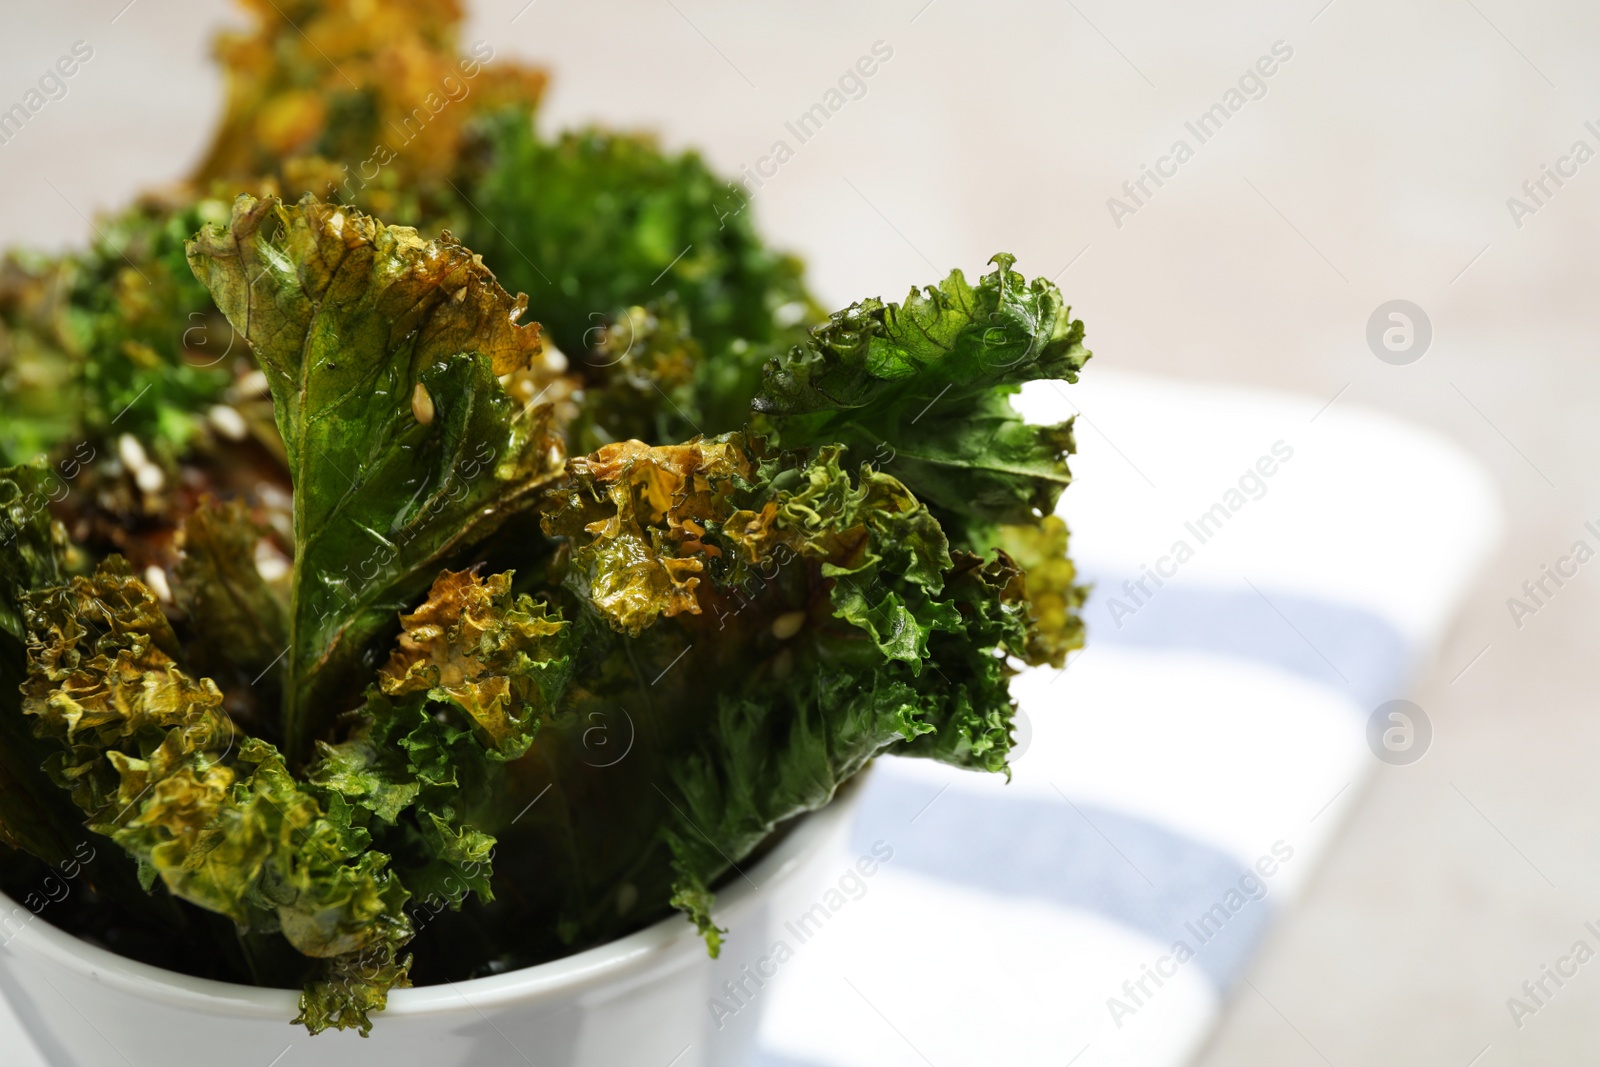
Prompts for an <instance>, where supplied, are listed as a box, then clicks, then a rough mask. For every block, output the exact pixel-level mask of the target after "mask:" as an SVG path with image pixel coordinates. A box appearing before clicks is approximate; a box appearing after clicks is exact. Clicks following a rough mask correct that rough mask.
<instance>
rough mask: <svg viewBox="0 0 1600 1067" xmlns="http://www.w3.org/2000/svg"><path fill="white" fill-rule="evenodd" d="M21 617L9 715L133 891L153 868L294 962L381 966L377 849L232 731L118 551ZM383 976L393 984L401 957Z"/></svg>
mask: <svg viewBox="0 0 1600 1067" xmlns="http://www.w3.org/2000/svg"><path fill="white" fill-rule="evenodd" d="M26 613H27V624H28V678H27V681H26V683H25V685H24V689H23V711H24V712H25V713H27V714H28V715H30V716H32V717H33V718H34V720H35V722H36V730H37V732H38V734H39V735H40V736H42V737H45V738H48V739H50V740H52V741H54V742H56V743H57V745H58V746H59V751H58V752H57V754H56V755H55V756H53V757H52V758H51V760H50V761H49V763H48V764H47V769H48V771H49V772H50V774H51V775H52V777H53V778H55V779H56V781H57V783H58V784H59V785H61V786H62V787H64V788H66V789H69V790H70V791H71V794H72V798H73V800H74V801H75V802H76V804H77V805H78V807H79V808H80V809H81V810H82V811H83V813H84V815H85V816H86V822H87V824H88V826H89V828H90V829H92V830H94V831H95V832H97V833H101V834H105V835H106V836H109V837H110V838H112V839H113V840H114V841H116V842H117V843H118V844H119V845H121V846H122V847H123V848H124V849H125V850H127V851H128V853H129V854H131V855H132V856H133V857H134V858H135V859H136V860H137V861H138V863H139V866H140V876H141V879H142V880H143V881H144V882H145V883H146V885H147V886H148V885H149V884H152V883H153V882H154V881H155V880H156V879H158V878H159V879H160V880H161V882H162V883H163V884H164V885H165V886H166V888H167V889H168V890H169V891H170V892H171V893H173V894H174V895H175V896H178V897H180V898H182V899H185V900H188V901H190V902H192V903H194V904H197V905H199V906H200V907H202V908H205V909H207V910H210V911H215V912H218V913H220V914H223V915H226V916H228V917H229V918H231V919H233V920H234V922H235V923H237V924H238V925H239V927H240V928H241V929H247V930H254V931H260V932H271V931H274V930H276V931H279V932H281V933H282V934H283V936H284V938H285V939H286V940H287V941H288V942H289V943H290V944H291V945H292V946H293V947H294V948H295V949H296V950H297V951H298V952H300V953H302V954H304V955H306V956H310V957H314V958H317V959H322V960H337V959H338V958H340V957H346V956H350V955H352V954H359V955H360V956H361V957H362V958H363V959H371V958H372V957H373V955H374V954H377V955H378V956H381V957H382V958H384V959H386V960H388V961H390V963H391V964H393V962H394V960H395V959H396V955H395V953H396V952H397V950H398V949H399V948H400V946H402V945H404V944H405V942H406V941H407V940H409V939H410V937H411V924H410V921H409V920H408V919H407V918H406V916H405V913H404V905H405V903H406V900H407V899H408V897H409V894H408V893H407V891H406V889H405V887H404V886H402V885H401V883H400V881H399V879H398V878H396V877H395V876H394V874H393V873H392V872H391V871H390V870H389V869H388V867H389V857H388V856H387V855H385V854H384V853H382V852H380V851H377V850H375V849H373V848H372V847H371V837H370V835H369V834H368V833H367V831H366V830H365V829H364V828H363V827H362V826H361V825H359V824H358V823H357V822H354V821H352V819H351V817H350V815H351V809H350V807H349V805H348V804H346V803H344V802H343V798H341V797H337V796H334V797H332V798H331V800H330V801H329V802H328V803H326V804H324V803H323V801H322V799H321V798H320V797H319V796H318V795H317V794H315V793H313V792H312V791H310V790H308V789H307V788H306V787H304V786H302V785H301V784H300V783H299V782H297V781H296V780H295V778H294V777H293V776H292V775H291V774H290V773H289V770H288V768H287V766H286V765H285V763H284V760H283V757H282V756H281V755H280V754H279V753H278V751H277V749H275V748H274V747H273V746H271V745H269V744H267V743H266V742H264V741H261V740H259V739H256V738H250V737H246V736H244V735H243V734H241V733H240V732H239V731H238V730H237V728H236V727H235V725H234V723H233V722H232V720H231V718H230V717H229V716H228V714H227V712H226V711H225V710H224V708H223V698H222V694H221V692H220V691H219V690H218V689H217V686H216V684H215V683H214V682H212V681H211V680H210V679H208V678H198V679H197V678H193V677H191V676H190V675H188V674H187V673H185V672H184V671H183V669H182V668H181V667H180V666H179V664H178V662H177V655H178V648H177V638H176V635H175V634H174V633H173V631H172V629H171V626H170V625H169V624H168V622H167V620H166V617H165V616H164V615H163V614H162V611H161V607H160V604H159V603H158V602H157V600H156V598H155V596H154V594H152V593H151V592H150V590H149V589H148V588H147V587H146V586H145V585H144V583H143V582H141V581H140V580H139V579H137V578H135V577H134V576H133V575H132V574H131V573H129V570H128V567H127V565H126V564H125V563H124V562H123V561H121V560H120V559H119V558H118V557H112V558H111V559H110V560H108V561H107V562H106V563H105V564H104V565H102V566H101V568H100V569H99V570H98V571H97V572H96V573H95V574H94V575H92V576H78V577H74V578H73V579H72V580H71V581H70V582H68V583H67V584H66V585H64V586H58V587H54V588H50V589H44V590H39V591H35V592H33V593H31V594H29V595H28V597H27V600H26ZM343 966H344V965H342V964H337V963H336V964H333V965H332V969H333V971H339V972H341V973H342V968H343ZM385 979H386V980H391V981H393V982H403V981H404V979H405V968H404V966H403V965H397V966H393V967H391V968H390V969H389V970H388V971H387V972H385ZM319 981H321V979H314V980H313V983H312V985H311V987H308V992H307V994H306V997H307V998H309V999H312V1000H315V999H316V998H317V996H318V994H317V993H316V992H315V991H314V990H315V988H316V984H317V982H319ZM385 989H387V987H386V986H385V987H383V988H382V989H379V988H377V987H376V986H374V987H371V988H369V989H368V993H369V994H370V998H373V999H375V1001H376V1002H378V1003H381V1000H382V993H383V992H384V990H385ZM361 1024H362V1025H363V1026H365V1025H370V1024H368V1023H366V1022H365V1020H364V1018H363V1019H362V1020H361Z"/></svg>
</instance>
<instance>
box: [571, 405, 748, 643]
mask: <svg viewBox="0 0 1600 1067" xmlns="http://www.w3.org/2000/svg"><path fill="white" fill-rule="evenodd" d="M749 473H750V460H749V458H748V456H747V455H746V454H745V446H744V438H743V436H742V435H740V434H729V435H726V436H725V437H722V438H717V439H715V440H711V441H704V440H695V441H691V442H689V443H688V444H684V445H663V446H658V447H655V448H651V447H650V446H648V445H646V444H645V443H644V442H642V441H619V442H617V443H616V444H611V445H606V446H605V447H604V448H601V449H599V450H597V451H595V452H593V453H591V454H590V455H587V456H580V457H578V458H576V459H573V460H572V461H571V462H570V463H569V464H568V480H567V481H566V482H565V483H564V484H563V485H562V486H560V487H559V488H557V489H554V490H551V491H550V494H549V495H550V497H551V499H552V501H553V502H554V506H552V507H550V508H549V509H548V510H547V511H546V512H545V514H544V517H543V522H544V528H545V532H546V533H549V534H551V535H552V536H560V537H565V538H567V540H568V543H569V544H570V545H571V546H572V557H571V560H570V562H569V564H568V570H567V583H568V585H569V587H570V588H572V589H573V590H574V592H575V593H576V594H577V595H578V596H579V597H580V598H581V599H583V600H585V601H587V602H588V603H589V604H590V605H591V606H592V607H593V608H594V610H596V611H598V612H599V613H600V614H601V615H602V616H603V617H604V618H605V619H606V620H607V621H608V622H610V623H611V625H612V626H614V627H616V628H617V629H618V630H619V631H622V632H624V633H629V634H635V635H636V634H638V633H639V632H640V631H641V630H643V629H644V628H645V627H647V626H649V625H651V624H652V623H653V622H655V620H656V619H657V618H660V617H661V616H663V615H664V616H667V617H668V618H670V617H672V616H674V615H677V614H679V613H681V612H686V611H687V612H690V613H698V612H699V611H700V602H699V600H698V599H697V598H696V596H695V587H696V586H697V585H699V584H700V577H699V575H700V573H701V572H702V571H703V570H704V569H705V559H706V558H707V557H708V556H716V555H720V554H721V550H720V549H718V548H716V547H715V546H714V545H707V544H705V543H704V542H703V541H702V540H701V538H702V537H703V535H704V534H705V529H706V523H708V522H712V521H716V520H717V519H718V518H720V513H722V512H724V510H725V509H726V508H727V502H728V500H729V498H730V496H731V494H732V493H733V492H734V489H735V487H736V486H737V485H738V484H739V483H740V482H741V481H742V480H743V479H744V478H745V477H747V476H748V475H749Z"/></svg>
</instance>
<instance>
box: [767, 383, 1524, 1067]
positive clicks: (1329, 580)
mask: <svg viewBox="0 0 1600 1067" xmlns="http://www.w3.org/2000/svg"><path fill="white" fill-rule="evenodd" d="M1018 406H1019V407H1021V408H1023V409H1024V410H1025V414H1026V415H1027V416H1028V417H1029V418H1030V419H1038V420H1053V419H1058V418H1061V417H1064V416H1066V415H1070V414H1073V413H1075V412H1076V413H1079V419H1078V440H1079V453H1080V454H1079V456H1078V457H1077V459H1076V461H1075V462H1074V464H1073V467H1074V471H1075V474H1076V477H1077V481H1076V482H1075V483H1074V484H1073V486H1072V487H1071V488H1070V489H1068V490H1067V492H1066V494H1065V495H1064V497H1063V501H1062V509H1061V514H1062V515H1063V516H1064V517H1065V518H1066V519H1067V520H1068V523H1069V525H1070V526H1071V528H1072V531H1073V555H1074V557H1075V558H1077V559H1078V560H1079V562H1080V567H1081V569H1082V572H1083V574H1084V577H1085V578H1087V579H1088V580H1091V581H1092V582H1093V583H1094V587H1095V588H1094V593H1093V595H1092V596H1091V598H1090V601H1089V603H1088V606H1087V619H1088V623H1089V628H1090V629H1089V642H1088V647H1087V648H1086V649H1085V650H1084V651H1083V652H1081V653H1078V654H1076V655H1075V656H1074V658H1073V659H1072V661H1071V662H1070V663H1069V664H1068V667H1067V669H1066V670H1065V671H1053V670H1048V669H1035V670H1030V671H1028V672H1027V673H1025V674H1023V675H1022V676H1020V677H1019V678H1018V679H1017V680H1016V682H1015V686H1016V692H1017V694H1018V697H1019V700H1020V704H1021V708H1022V720H1021V722H1022V725H1021V729H1020V731H1019V733H1020V752H1019V753H1018V754H1017V755H1016V758H1015V762H1014V775H1013V778H1012V781H1011V782H1010V783H1009V784H1008V783H1006V782H1005V781H1004V780H1003V779H1000V778H998V777H992V776H983V775H977V774H971V773H963V772H959V771H953V770H950V769H947V768H943V767H939V766H935V765H932V764H927V763H925V762H923V761H918V760H907V759H886V760H880V761H879V763H878V766H877V768H876V770H875V772H874V774H873V777H872V779H871V781H870V782H869V783H868V787H867V789H866V791H865V797H864V800H863V805H862V809H861V812H860V816H859V819H858V821H857V824H856V827H855V831H854V837H853V840H852V841H851V843H850V846H849V850H848V854H844V855H840V856H839V857H838V858H837V863H838V866H839V870H840V880H841V881H840V885H839V886H838V887H837V888H838V890H839V892H838V893H835V894H831V895H829V896H828V897H827V898H826V899H819V901H818V903H819V904H821V905H822V907H821V908H813V909H811V910H810V911H809V912H806V913H802V915H800V916H797V917H796V919H797V920H802V922H801V924H797V923H796V922H795V921H791V923H790V926H789V927H788V928H787V929H788V930H789V931H790V932H791V933H792V934H793V935H794V936H793V937H792V940H790V941H789V942H788V943H789V946H790V948H791V949H792V952H793V954H792V956H791V957H789V958H786V959H785V960H784V961H783V963H782V964H781V966H776V968H775V969H776V971H777V973H776V975H775V977H774V979H773V983H772V985H771V987H770V988H769V989H765V990H763V992H762V998H763V1000H764V1004H763V1011H764V1015H763V1018H762V1022H761V1028H760V1042H761V1047H762V1057H761V1059H760V1061H759V1062H760V1064H761V1065H762V1067H898V1065H901V1064H904V1065H907V1067H928V1065H929V1064H932V1065H936V1067H958V1065H984V1067H991V1065H994V1064H1008V1065H1016V1067H1022V1065H1032V1064H1040V1065H1043V1064H1051V1065H1054V1067H1061V1065H1064V1064H1073V1065H1075V1067H1105V1065H1112V1064H1130V1065H1131V1064H1139V1065H1177V1064H1182V1063H1184V1062H1186V1061H1187V1060H1188V1059H1189V1058H1191V1056H1192V1055H1193V1054H1194V1052H1195V1051H1196V1049H1197V1048H1198V1046H1199V1044H1200V1043H1201V1041H1202V1040H1203V1039H1204V1038H1205V1036H1206V1034H1207V1032H1208V1030H1209V1028H1210V1027H1211V1026H1212V1025H1213V1023H1214V1022H1215V1020H1216V1019H1217V1017H1218V1013H1219V1011H1220V1008H1221V1004H1222V1002H1223V1000H1224V998H1225V997H1226V996H1227V995H1228V993H1229V992H1230V990H1231V989H1232V988H1233V986H1234V984H1235V983H1236V982H1238V981H1239V979H1240V976H1241V973H1242V972H1243V971H1244V969H1245V968H1246V967H1247V966H1248V964H1249V961H1250V958H1251V955H1252V953H1253V952H1254V951H1255V950H1256V947H1257V946H1258V944H1259V943H1260V941H1261V938H1262V936H1263V934H1264V932H1265V931H1266V929H1267V927H1268V926H1269V924H1270V923H1271V922H1272V921H1273V918H1274V916H1276V915H1277V914H1278V913H1279V912H1280V911H1281V910H1282V909H1284V908H1285V907H1287V906H1289V904H1290V903H1291V902H1292V901H1293V899H1294V897H1295V895H1296V893H1297V891H1298V890H1299V888H1300V887H1301V886H1303V885H1304V884H1305V881H1306V879H1307V878H1308V877H1310V876H1311V874H1312V872H1313V871H1314V870H1315V868H1316V866H1317V864H1318V862H1319V861H1320V858H1321V856H1322V854H1323V853H1324V851H1325V850H1326V849H1327V847H1328V844H1329V841H1330V840H1331V838H1332V836H1333V834H1334V832H1335V831H1336V829H1337V828H1338V826H1339V823H1340V821H1341V820H1342V819H1343V818H1344V817H1345V814H1346V812H1347V811H1348V810H1349V808H1350V805H1351V804H1352V803H1353V801H1354V800H1355V798H1356V796H1357V794H1358V792H1359V790H1360V788H1361V784H1362V781H1363V779H1364V778H1365V777H1366V775H1367V774H1368V773H1370V772H1371V771H1372V770H1373V769H1374V768H1375V767H1376V766H1377V764H1378V759H1379V758H1380V757H1379V756H1378V755H1377V753H1379V752H1381V753H1383V754H1384V755H1383V758H1385V759H1387V760H1388V761H1390V762H1397V761H1403V760H1405V759H1413V758H1418V757H1419V756H1420V755H1421V753H1422V752H1423V751H1425V748H1426V744H1427V738H1428V727H1427V723H1426V710H1425V709H1420V710H1419V709H1416V708H1415V707H1414V706H1406V705H1390V704H1389V702H1390V701H1394V700H1401V699H1404V698H1405V696H1406V694H1407V686H1408V684H1409V683H1410V682H1411V680H1412V679H1414V678H1415V677H1416V676H1417V674H1418V672H1419V670H1421V669H1424V668H1425V667H1426V666H1428V663H1429V659H1430V657H1431V656H1432V654H1433V652H1434V650H1435V649H1436V647H1437V646H1438V644H1439V643H1440V638H1441V636H1442V634H1443V631H1444V629H1445V627H1446V626H1447V625H1448V624H1449V622H1450V620H1451V616H1452V613H1453V611H1454V609H1455V607H1456V605H1457V603H1458V602H1459V600H1460V598H1461V597H1462V596H1463V594H1464V593H1465V590H1466V587H1467V585H1468V583H1469V582H1470V581H1471V579H1472V578H1473V576H1474V573H1475V571H1476V569H1477V568H1478V566H1479V565H1480V563H1481V562H1482V561H1483V560H1484V558H1485V557H1486V555H1487V554H1488V552H1489V551H1490V550H1491V548H1492V547H1493V545H1494V543H1495V541H1496V540H1497V539H1498V537H1499V533H1500V528H1501V516H1500V510H1499V505H1498V502H1497V500H1496V497H1495V494H1494V492H1493V490H1492V487H1491V485H1490V483H1489V482H1488V480H1487V478H1486V476H1485V475H1484V474H1483V473H1481V472H1480V471H1479V469H1478V468H1477V467H1476V466H1474V465H1473V464H1472V463H1471V462H1470V461H1469V460H1467V459H1466V458H1465V457H1464V456H1463V455H1462V454H1461V453H1460V452H1459V451H1458V450H1457V449H1455V448H1454V447H1453V446H1451V445H1449V444H1447V443H1445V442H1443V441H1442V440H1440V439H1439V438H1437V437H1435V436H1433V435H1432V434H1430V433H1427V432H1424V431H1421V430H1418V429H1416V428H1414V427H1411V426H1408V425H1405V424H1402V423H1400V422H1397V421H1395V420H1393V419H1391V418H1388V417H1385V416H1381V415H1378V414H1375V413H1372V412H1370V411H1364V410H1361V409H1359V408H1357V407H1355V406H1353V405H1349V404H1347V403H1339V402H1335V403H1327V402H1326V398H1323V399H1315V398H1301V397H1294V396H1287V395H1281V394H1270V393H1264V392H1260V391H1253V390H1244V389H1234V388H1219V387H1213V386H1202V385H1193V384H1179V383H1175V382H1170V381H1164V380H1154V379H1142V378H1132V377H1126V376H1120V375H1117V374H1114V373H1106V372H1104V371H1103V370H1102V368H1101V367H1099V366H1094V365H1091V367H1090V370H1089V371H1088V372H1086V374H1085V377H1084V380H1083V382H1082V383H1081V384H1080V385H1077V386H1070V387H1060V386H1058V385H1057V384H1056V383H1033V384H1031V385H1030V386H1029V387H1028V389H1027V390H1026V391H1025V392H1024V394H1023V396H1022V397H1021V398H1020V399H1019V405H1018ZM1459 666H1460V665H1455V664H1450V665H1445V669H1449V670H1451V671H1452V672H1453V671H1454V670H1455V669H1457V668H1458V667H1459ZM1397 710H1398V711H1399V712H1400V713H1401V717H1399V718H1396V717H1395V712H1396V711H1397ZM1374 723H1376V724H1377V725H1373V724H1374ZM885 855H887V856H888V857H889V858H887V859H884V858H883V857H884V856H885ZM863 857H868V858H870V859H871V860H872V861H873V863H872V866H873V872H874V873H873V874H872V876H871V877H870V878H860V877H857V878H852V877H849V872H851V871H852V870H855V869H856V867H855V865H856V864H857V862H858V861H860V860H861V859H862V858H863ZM835 904H837V905H838V907H836V908H835V907H833V906H832V905H835ZM768 969H774V968H772V967H769V968H768Z"/></svg>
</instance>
